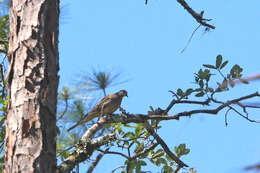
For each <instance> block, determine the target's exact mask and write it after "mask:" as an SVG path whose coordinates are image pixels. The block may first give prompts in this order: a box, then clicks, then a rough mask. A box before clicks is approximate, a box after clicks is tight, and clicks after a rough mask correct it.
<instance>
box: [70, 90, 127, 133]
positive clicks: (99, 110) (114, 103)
mask: <svg viewBox="0 0 260 173" xmlns="http://www.w3.org/2000/svg"><path fill="white" fill-rule="evenodd" d="M124 96H127V91H126V90H120V91H119V92H117V93H115V94H110V95H107V96H105V97H104V98H103V99H102V100H100V101H99V102H98V103H97V104H96V106H95V107H94V108H93V109H92V110H91V111H89V112H88V113H87V114H86V115H85V117H84V119H83V120H81V121H79V122H78V123H77V124H75V125H74V126H72V127H70V128H69V129H68V131H70V130H72V129H74V128H75V127H77V126H78V125H80V124H83V123H85V122H88V121H90V120H92V119H94V118H96V117H100V116H104V115H110V114H112V113H113V112H115V111H116V110H117V109H118V108H119V107H120V105H121V102H122V99H123V97H124ZM127 97H128V96H127Z"/></svg>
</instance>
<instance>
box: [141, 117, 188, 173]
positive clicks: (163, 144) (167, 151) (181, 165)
mask: <svg viewBox="0 0 260 173" xmlns="http://www.w3.org/2000/svg"><path fill="white" fill-rule="evenodd" d="M144 127H145V128H146V130H147V131H148V132H149V133H150V134H151V135H152V136H153V137H154V138H155V140H156V141H157V143H159V144H160V145H161V146H162V148H163V150H164V151H165V152H166V153H167V155H168V156H169V157H170V158H172V159H173V160H174V161H175V162H176V163H177V164H178V166H180V167H181V168H182V167H188V165H186V164H185V163H183V162H182V161H181V160H180V159H179V158H178V157H177V156H176V155H175V154H174V153H173V152H171V150H170V149H169V147H168V146H167V144H166V143H165V142H164V141H163V139H162V138H161V137H160V136H159V135H158V134H157V133H156V132H155V131H154V130H153V128H152V127H151V125H150V124H149V123H148V122H145V123H144Z"/></svg>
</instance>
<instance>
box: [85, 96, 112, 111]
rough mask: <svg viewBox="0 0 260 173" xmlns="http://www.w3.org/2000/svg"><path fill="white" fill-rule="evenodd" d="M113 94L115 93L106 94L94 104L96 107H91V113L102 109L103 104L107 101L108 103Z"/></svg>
mask: <svg viewBox="0 0 260 173" xmlns="http://www.w3.org/2000/svg"><path fill="white" fill-rule="evenodd" d="M112 95H113V94H110V95H107V96H105V97H104V98H103V99H101V100H100V101H99V102H98V103H97V104H96V105H95V106H94V108H93V109H91V111H89V113H91V112H100V111H101V109H102V106H103V105H104V104H105V103H107V102H109V101H110V100H111V98H112V97H113V96H112Z"/></svg>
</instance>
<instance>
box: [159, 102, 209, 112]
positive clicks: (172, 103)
mask: <svg viewBox="0 0 260 173" xmlns="http://www.w3.org/2000/svg"><path fill="white" fill-rule="evenodd" d="M209 102H210V99H207V100H206V101H204V102H200V101H191V100H172V101H171V103H170V104H169V106H168V107H167V108H166V110H165V111H164V113H163V114H164V115H166V114H167V113H168V112H169V111H170V110H171V108H172V107H173V106H174V105H175V104H179V103H187V104H198V105H209Z"/></svg>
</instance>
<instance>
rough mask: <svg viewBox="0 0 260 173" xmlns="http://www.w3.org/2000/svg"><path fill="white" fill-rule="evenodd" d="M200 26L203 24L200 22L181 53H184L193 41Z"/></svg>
mask: <svg viewBox="0 0 260 173" xmlns="http://www.w3.org/2000/svg"><path fill="white" fill-rule="evenodd" d="M200 26H201V24H199V26H197V28H196V29H195V30H194V31H193V32H192V34H191V36H190V38H189V40H188V41H187V43H186V45H185V47H184V48H183V49H182V50H181V52H180V53H183V52H184V51H185V50H186V48H187V47H188V45H189V44H190V42H191V39H192V37H193V36H194V34H195V33H196V31H197V30H198V29H199V28H200Z"/></svg>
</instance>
